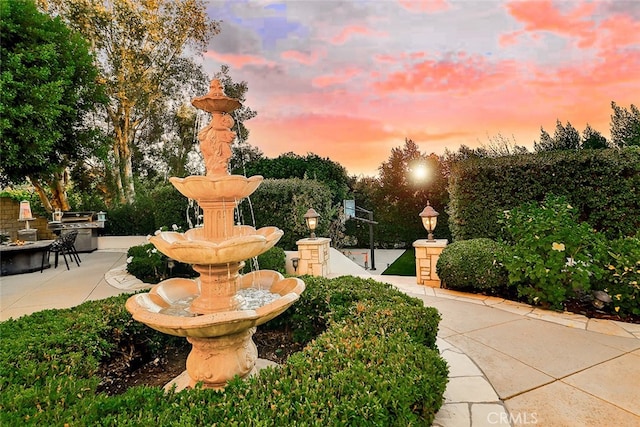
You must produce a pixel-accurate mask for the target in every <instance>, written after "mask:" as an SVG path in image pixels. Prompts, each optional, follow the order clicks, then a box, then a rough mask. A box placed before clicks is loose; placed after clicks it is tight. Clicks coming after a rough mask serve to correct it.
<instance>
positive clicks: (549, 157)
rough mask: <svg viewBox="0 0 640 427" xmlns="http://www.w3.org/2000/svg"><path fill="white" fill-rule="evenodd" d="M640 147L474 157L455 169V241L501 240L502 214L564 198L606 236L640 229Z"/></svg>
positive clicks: (452, 224) (452, 184)
mask: <svg viewBox="0 0 640 427" xmlns="http://www.w3.org/2000/svg"><path fill="white" fill-rule="evenodd" d="M639 188H640V149H638V148H636V147H629V148H626V149H623V150H615V149H608V150H579V151H556V152H544V153H538V154H523V155H519V156H510V157H501V158H496V159H470V160H467V161H464V162H460V163H457V164H455V165H454V166H453V168H452V172H451V178H450V180H449V194H450V197H451V199H450V203H449V208H448V212H449V215H450V217H449V218H450V219H449V225H450V228H451V231H452V235H453V238H454V240H465V239H472V238H477V237H489V238H497V237H502V233H501V226H500V224H499V223H498V218H499V217H500V216H502V212H503V211H504V210H508V209H512V208H513V207H515V206H519V205H521V204H523V203H526V202H531V201H542V200H543V199H544V197H545V195H547V194H550V193H553V194H556V195H559V196H566V197H567V198H568V199H569V201H570V202H571V203H572V205H573V206H575V207H576V208H577V209H578V212H579V217H580V220H581V221H586V222H588V223H589V224H591V225H592V226H593V227H595V228H596V229H597V230H598V231H601V232H603V233H604V234H605V235H606V236H607V237H608V238H617V237H620V236H630V235H634V234H635V233H636V231H637V230H638V229H639V228H640V193H639V191H638V189H639Z"/></svg>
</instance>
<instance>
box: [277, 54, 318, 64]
mask: <svg viewBox="0 0 640 427" xmlns="http://www.w3.org/2000/svg"><path fill="white" fill-rule="evenodd" d="M325 56H326V52H320V51H313V52H311V53H306V52H300V51H299V50H286V51H284V52H282V53H281V54H280V57H281V58H282V59H287V60H291V61H294V62H299V63H300V64H304V65H313V64H315V63H316V62H318V60H319V59H320V58H323V57H325Z"/></svg>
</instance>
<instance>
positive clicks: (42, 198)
mask: <svg viewBox="0 0 640 427" xmlns="http://www.w3.org/2000/svg"><path fill="white" fill-rule="evenodd" d="M27 178H29V181H31V185H33V188H35V189H36V192H37V193H38V197H40V201H41V202H42V206H44V208H45V209H46V210H47V212H53V207H52V206H51V202H50V201H49V198H48V197H47V193H46V192H45V191H44V188H42V185H41V184H40V181H38V180H37V179H36V178H33V177H31V176H28V177H27Z"/></svg>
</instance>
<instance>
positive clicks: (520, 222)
mask: <svg viewBox="0 0 640 427" xmlns="http://www.w3.org/2000/svg"><path fill="white" fill-rule="evenodd" d="M503 225H504V229H505V232H506V236H507V237H508V243H509V245H507V246H505V256H504V257H503V264H504V266H505V268H506V270H507V272H508V274H509V283H510V284H512V285H514V286H516V287H517V290H518V295H519V296H521V297H523V298H525V299H526V300H527V301H528V302H529V303H531V304H534V305H541V306H543V307H550V308H554V309H562V308H563V303H564V302H565V301H566V300H567V299H569V298H571V297H577V296H579V295H580V294H583V293H585V292H587V291H589V290H590V289H591V284H592V282H594V281H595V280H598V279H600V278H601V277H602V274H603V268H602V266H601V264H600V262H599V261H598V258H599V257H600V254H601V252H602V249H603V247H604V246H603V242H602V238H601V236H600V235H598V234H597V233H594V232H593V229H592V228H591V226H589V224H587V223H584V222H583V223H580V222H578V217H577V211H576V209H575V208H574V207H573V206H571V205H570V204H569V203H568V202H567V200H566V199H565V198H563V197H558V196H548V197H547V198H545V200H544V202H543V203H541V204H538V203H527V204H524V205H522V206H520V207H518V208H516V209H513V210H511V211H509V212H506V213H505V220H504V222H503Z"/></svg>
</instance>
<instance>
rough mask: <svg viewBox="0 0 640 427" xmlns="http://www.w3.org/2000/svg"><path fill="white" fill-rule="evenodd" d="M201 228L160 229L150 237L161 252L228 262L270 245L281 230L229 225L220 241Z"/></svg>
mask: <svg viewBox="0 0 640 427" xmlns="http://www.w3.org/2000/svg"><path fill="white" fill-rule="evenodd" d="M204 231H205V230H204V229H203V228H192V229H190V230H188V231H187V232H185V233H178V232H175V231H163V232H160V233H158V234H156V235H155V236H153V237H151V238H150V239H149V241H150V242H151V243H153V245H154V246H155V247H156V248H158V250H159V251H160V252H162V253H163V254H165V255H166V256H168V257H169V258H173V259H175V260H177V261H180V262H183V263H185V264H201V265H211V264H214V265H215V264H227V263H231V262H240V261H244V260H247V259H250V258H253V257H256V256H258V255H260V254H263V253H265V252H266V251H268V250H269V249H271V248H272V247H273V246H274V245H275V244H276V243H278V240H280V238H281V237H282V235H283V234H284V233H283V231H282V230H280V229H279V228H277V227H262V228H260V229H259V230H256V229H255V228H253V227H251V226H249V225H236V226H233V227H231V230H229V235H228V236H225V237H224V238H223V239H221V240H220V241H213V240H210V239H206V238H205V237H204Z"/></svg>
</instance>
